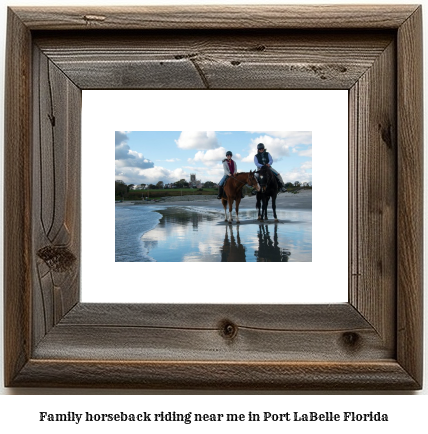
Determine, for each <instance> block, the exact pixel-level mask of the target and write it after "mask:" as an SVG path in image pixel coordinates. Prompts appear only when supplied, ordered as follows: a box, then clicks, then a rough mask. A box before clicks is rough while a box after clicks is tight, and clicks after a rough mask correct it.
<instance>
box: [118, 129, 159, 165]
mask: <svg viewBox="0 0 428 434" xmlns="http://www.w3.org/2000/svg"><path fill="white" fill-rule="evenodd" d="M128 140H129V139H128V136H127V134H126V131H115V160H116V161H115V164H116V167H117V168H118V167H119V168H122V167H138V168H140V169H146V168H151V167H154V163H153V161H150V160H149V159H148V158H144V155H143V154H141V153H139V152H136V151H133V150H132V149H131V148H130V147H129V145H128Z"/></svg>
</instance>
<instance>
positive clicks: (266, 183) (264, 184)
mask: <svg viewBox="0 0 428 434" xmlns="http://www.w3.org/2000/svg"><path fill="white" fill-rule="evenodd" d="M257 173H258V174H259V184H260V191H259V192H258V193H257V202H256V208H257V209H258V211H259V213H258V219H259V220H264V219H265V220H267V219H268V216H267V208H268V204H269V199H270V198H272V211H273V217H274V219H275V221H278V217H277V215H276V196H277V195H278V181H277V180H276V176H275V175H274V174H273V172H272V170H270V168H269V167H268V166H263V167H262V168H261V169H260V170H259V171H258V172H257ZM260 207H261V212H260Z"/></svg>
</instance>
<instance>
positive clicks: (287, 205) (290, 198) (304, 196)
mask: <svg viewBox="0 0 428 434" xmlns="http://www.w3.org/2000/svg"><path fill="white" fill-rule="evenodd" d="M137 203H138V202H136V204H137ZM158 203H159V204H162V205H168V206H193V207H194V206H200V207H204V208H214V209H218V210H221V211H223V205H222V204H221V200H219V199H217V198H213V199H208V200H206V199H203V200H198V196H194V199H192V200H177V201H174V200H168V201H165V202H163V201H162V202H158ZM152 205H156V203H155V204H152ZM276 207H277V209H278V210H281V209H284V210H286V209H302V210H307V211H310V210H312V190H301V191H300V192H299V193H297V194H293V193H280V194H279V195H278V196H277V198H276ZM255 208H256V196H250V197H248V196H247V197H245V198H243V199H242V200H241V203H240V205H239V209H255ZM269 209H270V210H271V209H272V207H271V201H269ZM233 210H235V205H234V206H233ZM268 212H269V210H268ZM269 215H270V214H268V216H269Z"/></svg>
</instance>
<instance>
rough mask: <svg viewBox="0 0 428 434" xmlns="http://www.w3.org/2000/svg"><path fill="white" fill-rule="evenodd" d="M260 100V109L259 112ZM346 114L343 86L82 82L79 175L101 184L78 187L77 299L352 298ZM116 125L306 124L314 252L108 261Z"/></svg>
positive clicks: (285, 127) (243, 127)
mask: <svg viewBox="0 0 428 434" xmlns="http://www.w3.org/2000/svg"><path fill="white" fill-rule="evenodd" d="M183 94H184V95H183ZM231 101H234V102H236V101H238V103H233V104H231V103H230V102H231ZM142 102H144V103H142ZM259 103H262V104H263V107H264V110H257V114H255V107H256V106H257V105H258V104H259ZM347 118H348V92H347V91H346V90H336V91H322V90H317V91H309V90H307V91H285V90H284V91H261V90H256V91H245V90H243V91H241V90H235V91H230V90H229V91H221V90H219V91H204V90H200V91H194V90H193V91H187V92H186V91H182V90H173V91H166V90H163V91H84V92H83V122H82V125H83V128H82V129H83V132H82V137H83V142H82V155H83V156H82V161H83V184H82V185H83V186H85V185H94V180H95V184H96V185H98V186H100V187H101V188H99V189H98V190H99V191H100V193H99V194H98V193H97V197H96V198H94V197H93V195H92V194H91V191H90V190H88V189H85V188H83V207H82V210H83V217H82V225H83V230H82V232H83V236H82V240H83V246H82V247H83V249H82V301H85V302H110V303H113V302H116V303H118V302H134V303H137V302H139V303H143V302H145V303H156V302H157V303H165V302H168V303H338V302H346V301H348V273H347V270H348V262H347V260H348V251H347V249H348V243H347V241H348V225H347V223H348V196H347V195H348V182H347V181H348V152H347V147H348V146H347V145H348V119H347ZM255 122H256V123H255ZM115 130H118V131H139V130H149V131H181V130H185V131H186V130H198V131H231V130H235V131H250V130H257V131H279V130H282V131H312V143H313V147H312V149H313V155H312V160H313V170H312V173H313V186H314V188H313V196H312V199H313V215H312V221H313V226H312V235H313V238H312V246H313V250H312V253H313V256H312V262H306V263H304V262H289V263H287V264H284V263H263V264H254V263H212V262H208V263H207V262H205V263H199V262H198V263H187V262H186V263H182V262H180V263H177V262H175V263H174V262H172V263H162V262H145V263H139V262H117V263H116V262H114V247H115V240H114V203H113V202H112V200H111V195H110V190H109V189H108V188H105V186H108V185H110V184H112V182H113V181H112V180H113V173H114V172H113V170H114V148H113V140H114V131H115ZM145 157H148V158H150V155H145ZM94 176H95V177H96V178H95V179H94ZM103 187H104V188H103ZM260 266H262V269H263V273H266V274H265V275H266V276H267V281H268V284H267V285H263V290H261V287H260V286H258V284H257V281H255V276H256V275H258V274H259V273H260V269H261V268H260ZM151 276H153V277H151ZM207 276H209V278H207ZM226 282H227V283H226ZM155 287H156V290H155V291H154V290H153V288H155Z"/></svg>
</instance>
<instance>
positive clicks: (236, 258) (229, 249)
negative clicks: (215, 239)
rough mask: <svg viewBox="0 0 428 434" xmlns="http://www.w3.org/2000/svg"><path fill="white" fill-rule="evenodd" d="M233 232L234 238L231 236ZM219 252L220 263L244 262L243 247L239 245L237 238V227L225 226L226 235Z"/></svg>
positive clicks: (239, 240)
mask: <svg viewBox="0 0 428 434" xmlns="http://www.w3.org/2000/svg"><path fill="white" fill-rule="evenodd" d="M234 230H236V238H235V236H234V234H233V231H234ZM229 232H230V239H229ZM220 251H221V262H246V260H245V247H244V246H243V245H242V244H241V237H240V236H239V226H236V227H235V228H234V227H233V226H232V225H228V226H226V234H225V236H224V242H223V246H222V248H221V249H220Z"/></svg>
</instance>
